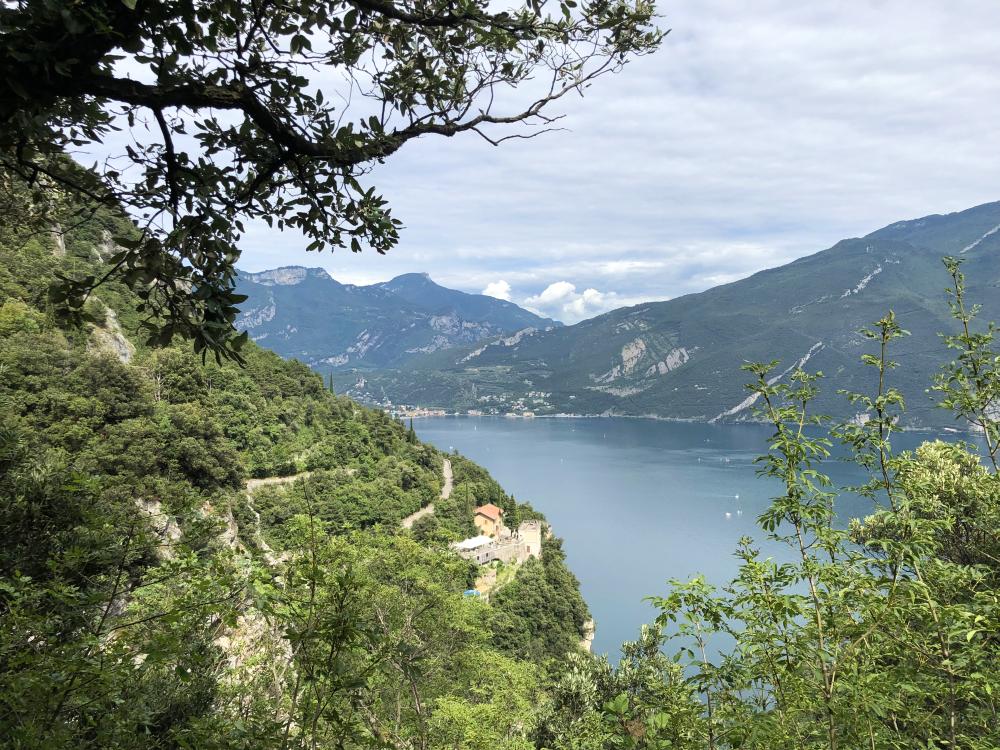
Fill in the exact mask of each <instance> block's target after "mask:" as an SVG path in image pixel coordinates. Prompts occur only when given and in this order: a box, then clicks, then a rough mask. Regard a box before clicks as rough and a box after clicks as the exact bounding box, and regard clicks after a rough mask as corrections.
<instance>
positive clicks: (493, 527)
mask: <svg viewBox="0 0 1000 750" xmlns="http://www.w3.org/2000/svg"><path fill="white" fill-rule="evenodd" d="M472 520H473V523H475V524H476V528H477V529H479V533H480V534H485V535H486V536H491V537H494V538H499V537H500V536H502V535H503V532H504V531H506V528H505V527H504V525H503V508H500V507H498V506H496V505H494V504H493V503H487V504H486V505H480V506H479V507H478V508H476V513H475V515H474V516H473V519H472Z"/></svg>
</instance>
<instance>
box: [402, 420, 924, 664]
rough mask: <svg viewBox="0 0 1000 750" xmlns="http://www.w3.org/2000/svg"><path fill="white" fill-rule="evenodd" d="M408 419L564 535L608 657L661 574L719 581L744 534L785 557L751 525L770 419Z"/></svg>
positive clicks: (839, 466) (762, 492) (850, 510)
mask: <svg viewBox="0 0 1000 750" xmlns="http://www.w3.org/2000/svg"><path fill="white" fill-rule="evenodd" d="M414 427H415V429H416V431H417V434H418V435H419V436H420V438H421V439H422V440H426V441H429V442H430V443H432V444H434V445H435V446H437V447H438V448H440V449H441V450H444V451H451V450H452V449H453V448H454V449H457V450H458V451H459V452H460V453H462V454H463V455H466V456H468V457H469V458H471V459H473V460H475V461H476V462H477V463H479V464H481V465H482V466H484V467H486V468H487V469H488V470H489V471H490V473H491V474H492V475H493V476H494V477H495V478H496V479H497V481H499V482H500V484H502V485H503V487H504V488H505V489H506V490H507V491H508V492H510V493H511V494H513V495H514V496H515V497H516V498H517V499H518V500H520V501H529V502H531V504H532V505H534V506H535V508H537V509H538V510H540V511H542V512H543V513H544V514H545V515H546V517H547V518H548V519H549V521H550V522H551V523H552V525H553V528H554V531H555V533H556V535H558V536H561V537H563V539H564V540H565V550H566V554H567V561H568V563H569V565H570V567H571V569H572V570H573V572H574V573H575V574H576V575H577V577H578V578H579V579H580V585H581V590H582V591H583V595H584V597H585V598H586V600H587V603H588V604H589V605H590V609H591V612H592V613H593V615H594V619H595V621H596V623H597V635H596V639H595V641H594V651H595V652H596V653H607V654H608V655H609V656H610V657H611V658H612V659H613V660H617V658H618V655H619V647H620V645H621V643H622V642H623V641H626V640H634V639H635V637H636V636H637V635H638V632H639V627H640V625H641V624H642V623H644V622H649V621H651V620H652V619H653V618H654V617H655V614H656V613H655V610H654V609H653V608H652V607H651V606H650V605H649V604H647V603H645V602H644V601H643V598H644V597H647V596H650V595H658V594H663V593H666V591H667V586H666V581H667V580H668V579H670V578H681V579H683V578H688V577H691V576H693V575H695V574H698V573H701V574H704V575H705V577H706V578H707V579H708V580H709V581H710V582H712V583H715V584H724V583H726V582H727V581H728V580H729V579H730V578H731V577H732V576H733V574H734V573H735V572H736V569H737V563H736V560H735V558H734V557H733V552H734V550H735V548H736V542H737V540H738V539H739V538H740V537H741V536H744V535H747V536H751V537H753V538H754V539H755V540H757V541H758V542H759V543H760V544H759V546H760V548H761V549H762V550H764V551H765V553H766V554H769V555H773V556H775V557H777V558H785V557H787V552H786V550H785V548H783V547H780V546H777V545H775V544H773V543H771V542H769V541H768V540H766V539H765V535H764V533H763V532H762V531H761V530H760V528H759V527H758V526H757V525H756V518H757V516H758V515H759V514H760V513H761V512H762V511H763V510H764V509H765V508H766V507H767V506H768V504H769V503H770V498H771V496H772V495H774V494H777V493H778V492H780V488H779V487H778V486H777V484H776V483H775V482H774V481H773V480H767V479H762V478H758V477H757V476H756V470H757V466H756V465H754V463H753V459H754V458H755V457H756V456H757V455H759V454H761V453H762V452H764V451H765V450H766V440H767V437H768V436H769V435H770V430H768V429H767V428H766V427H763V426H759V425H707V424H690V423H672V422H658V421H653V420H641V419H613V418H610V419H602V418H593V419H508V418H503V417H441V418H430V419H418V420H414ZM927 438H928V436H927V435H917V434H904V435H900V436H898V437H897V440H896V441H895V445H896V447H897V449H904V448H912V447H914V446H915V445H917V444H918V443H919V442H921V441H922V440H924V439H927ZM825 472H826V473H827V474H829V475H830V476H831V477H832V478H833V479H834V481H835V482H836V483H838V484H841V485H850V484H859V483H860V482H862V481H863V479H864V477H863V475H862V473H861V471H860V469H858V468H857V467H854V466H852V465H850V464H847V463H844V462H842V461H838V460H835V459H831V460H830V461H829V462H828V463H827V465H826V467H825ZM871 509H872V504H871V501H869V500H867V499H864V498H860V497H857V496H852V495H845V496H842V497H841V498H839V499H838V505H837V512H838V515H840V516H841V517H843V518H844V519H846V518H848V517H854V516H863V515H865V514H867V513H869V512H870V511H871Z"/></svg>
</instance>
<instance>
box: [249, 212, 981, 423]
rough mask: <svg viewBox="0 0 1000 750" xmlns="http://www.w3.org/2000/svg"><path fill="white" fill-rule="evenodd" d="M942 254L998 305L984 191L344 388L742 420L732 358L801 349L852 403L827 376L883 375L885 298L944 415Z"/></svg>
mask: <svg viewBox="0 0 1000 750" xmlns="http://www.w3.org/2000/svg"><path fill="white" fill-rule="evenodd" d="M944 255H956V256H962V257H964V258H965V259H966V264H965V273H966V275H967V281H968V294H969V298H970V300H972V301H975V302H978V303H980V304H982V305H983V311H982V317H983V318H984V319H986V320H1000V203H990V204H986V205H982V206H978V207H976V208H972V209H969V210H967V211H962V212H960V213H954V214H949V215H946V216H940V215H936V216H927V217H925V218H922V219H917V220H913V221H902V222H899V223H896V224H892V225H890V226H888V227H885V228H884V229H880V230H878V231H877V232H873V233H872V234H869V235H867V236H866V237H862V238H860V239H848V240H843V241H841V242H838V243H837V244H836V245H834V246H833V247H831V248H829V249H828V250H824V251H822V252H819V253H816V254H815V255H811V256H809V257H805V258H801V259H799V260H796V261H794V262H793V263H789V264H787V265H784V266H781V267H779V268H774V269H770V270H766V271H762V272H760V273H757V274H754V275H753V276H750V277H749V278H746V279H743V280H741V281H737V282H734V283H732V284H726V285H724V286H719V287H716V288H714V289H709V290H708V291H705V292H702V293H699V294H691V295H687V296H684V297H679V298H677V299H673V300H670V301H667V302H656V303H648V304H643V305H637V306H635V307H628V308H623V309H619V310H615V311H613V312H610V313H607V314H604V315H601V316H599V317H596V318H592V319H590V320H585V321H583V322H581V323H578V324H576V325H573V326H568V327H560V328H554V329H550V330H547V331H546V330H540V329H542V328H544V326H538V325H535V326H534V329H535V330H529V331H522V332H520V333H517V334H515V335H504V336H501V337H497V338H496V339H495V340H493V341H490V342H487V343H479V344H476V345H474V346H466V347H464V348H462V349H444V350H441V347H434V348H435V351H433V352H428V353H426V354H422V355H421V356H418V357H415V358H413V359H412V360H411V361H409V362H408V363H407V366H406V368H405V369H389V370H383V371H380V372H377V373H365V374H363V375H359V376H358V377H357V378H356V382H355V383H354V384H353V385H352V386H351V389H350V391H349V395H352V396H355V397H357V398H360V399H363V400H368V401H373V402H381V403H386V402H390V401H391V402H393V403H396V404H400V403H402V404H417V405H423V406H439V407H445V408H448V409H456V410H479V411H483V412H486V413H511V412H513V413H518V412H525V411H530V412H534V413H536V414H554V413H572V414H607V415H646V416H657V417H663V418H671V419H689V420H719V421H738V420H744V419H748V418H750V416H751V414H752V409H751V406H752V404H751V403H750V400H749V399H748V398H747V393H746V391H745V389H744V383H745V382H746V380H747V374H746V373H744V372H741V371H740V366H741V365H742V364H743V363H745V362H747V361H770V360H772V359H779V360H781V363H782V364H781V365H780V367H779V368H778V372H779V373H781V372H787V371H786V368H789V369H790V368H793V367H794V366H795V365H797V364H801V365H804V366H806V367H807V368H808V369H810V370H821V371H823V372H824V373H825V374H826V376H827V378H828V383H827V385H826V390H825V392H824V395H823V397H822V398H821V399H820V401H819V403H818V406H819V407H821V408H822V409H824V410H825V411H827V412H830V413H833V414H837V415H848V416H849V414H850V408H849V406H848V405H847V404H846V402H845V401H844V399H843V397H841V396H838V395H837V394H836V393H835V391H836V389H838V388H846V389H850V390H857V391H864V392H868V393H870V392H871V391H872V389H873V388H874V387H875V385H876V381H875V376H874V375H873V372H872V371H871V369H870V368H866V367H863V366H862V365H861V364H860V357H861V355H862V354H863V353H864V352H866V351H870V347H869V346H868V344H867V343H866V341H865V339H864V338H863V337H862V336H861V335H859V333H858V329H860V328H861V327H862V326H865V325H868V324H870V323H871V322H873V321H875V320H877V319H878V318H879V317H881V316H882V315H883V314H885V312H886V311H887V310H889V309H890V308H892V309H894V310H895V311H896V313H897V315H898V317H899V319H900V321H901V323H902V325H903V327H904V328H906V329H908V330H909V331H910V332H911V334H912V335H911V336H909V337H907V338H905V339H903V340H902V341H900V342H899V343H898V344H897V345H896V346H895V348H894V351H893V358H894V359H896V360H897V361H899V362H901V366H900V367H899V368H898V369H896V370H895V371H894V372H893V374H892V381H893V383H894V384H895V385H896V386H897V387H899V388H900V389H901V390H902V391H903V393H904V394H905V396H906V398H907V402H908V407H909V417H908V419H909V423H910V424H911V425H917V426H919V425H937V426H939V425H941V424H944V423H947V422H948V421H949V420H950V417H949V415H948V414H946V413H945V412H943V411H941V410H939V409H936V408H935V407H934V404H933V401H932V398H931V395H929V394H928V392H927V389H928V388H929V386H930V384H931V380H932V377H933V375H934V373H936V372H937V371H938V370H939V368H940V366H941V365H942V364H943V363H944V362H946V361H947V360H948V359H949V358H950V357H949V353H948V351H947V350H946V349H945V347H944V345H943V343H942V342H941V340H940V337H939V333H941V332H943V331H951V330H953V329H954V323H953V321H952V320H951V318H950V317H949V312H948V305H947V297H946V295H945V291H944V290H945V287H946V286H947V285H948V282H949V279H948V277H947V274H946V273H945V270H944V268H943V266H942V264H941V260H940V259H941V257H942V256H944ZM391 283H393V282H390V284H391ZM411 299H412V298H411ZM299 327H300V328H304V327H305V325H304V324H300V326H299ZM262 343H264V344H265V345H270V343H271V342H270V341H267V340H265V341H263V342H262Z"/></svg>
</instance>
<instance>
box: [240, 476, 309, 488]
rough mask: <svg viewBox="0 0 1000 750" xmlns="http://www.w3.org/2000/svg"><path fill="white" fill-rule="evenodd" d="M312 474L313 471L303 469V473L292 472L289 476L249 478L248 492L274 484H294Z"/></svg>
mask: <svg viewBox="0 0 1000 750" xmlns="http://www.w3.org/2000/svg"><path fill="white" fill-rule="evenodd" d="M311 474H312V472H311V471H303V472H302V473H301V474H291V475H289V476H287V477H262V478H260V479H248V480H247V492H253V491H254V490H256V489H257V488H258V487H267V486H269V485H272V484H292V482H294V481H295V480H297V479H305V478H306V477H308V476H310V475H311Z"/></svg>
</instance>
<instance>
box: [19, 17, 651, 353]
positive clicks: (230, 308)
mask: <svg viewBox="0 0 1000 750" xmlns="http://www.w3.org/2000/svg"><path fill="white" fill-rule="evenodd" d="M495 8H496V6H495V5H494V4H491V3H488V2H486V0H459V1H458V2H455V1H454V0H398V1H394V0H325V1H322V0H321V1H320V2H305V1H304V0H281V1H280V2H277V1H275V0H249V1H247V2H236V1H233V0H223V1H222V2H214V1H213V2H198V1H196V0H96V1H94V2H86V3H75V4H74V3H65V2H60V1H59V0H22V1H21V2H15V3H6V4H4V7H3V8H2V9H0V160H2V161H0V167H2V168H3V170H5V171H6V172H7V174H6V175H5V176H4V180H3V183H4V184H3V188H4V192H5V193H8V194H18V193H19V194H20V197H21V198H24V197H25V196H27V197H28V198H29V199H31V200H33V201H34V203H35V204H37V205H43V206H44V205H45V204H46V203H51V201H52V197H51V196H52V192H53V188H58V189H59V190H60V191H62V192H64V193H68V194H69V195H71V196H72V197H73V198H74V199H80V198H84V199H86V200H87V201H88V202H89V203H90V204H91V205H94V204H97V205H104V206H109V207H114V208H117V207H119V206H121V207H124V209H125V211H126V212H127V214H128V215H129V216H130V217H131V218H133V219H134V220H135V221H136V223H137V225H138V227H139V230H140V231H139V233H138V234H137V235H133V236H130V237H121V238H117V239H118V244H119V246H120V247H119V250H120V251H119V252H117V253H115V254H114V255H113V257H112V263H111V270H110V271H109V274H110V275H116V274H121V275H123V276H124V278H125V279H126V281H127V282H129V283H130V284H131V285H132V286H133V287H134V288H137V289H139V290H141V292H142V293H143V295H144V296H145V297H146V300H147V312H148V313H149V315H150V318H149V324H150V325H149V327H150V329H151V330H152V332H153V333H154V335H155V336H157V337H159V338H160V339H161V340H169V339H170V338H171V337H172V336H173V335H174V334H181V335H184V336H188V337H192V338H194V340H195V347H196V349H198V350H200V351H205V350H208V351H213V352H215V353H216V354H217V355H218V354H220V353H221V354H223V355H233V354H234V353H235V352H234V349H238V348H239V345H240V341H239V340H238V339H237V338H236V337H235V332H234V330H233V327H232V322H233V320H234V317H235V314H236V307H235V305H236V304H237V303H238V302H239V301H241V300H240V298H239V297H238V296H237V295H235V294H234V293H233V291H232V289H233V284H234V277H235V263H236V261H237V259H238V257H239V241H240V238H241V235H242V234H243V233H244V231H245V222H246V221H247V220H253V219H261V220H264V221H266V222H267V223H268V224H270V225H272V226H276V227H278V228H279V229H281V228H286V227H288V228H293V229H297V230H299V231H301V232H302V233H303V234H304V235H305V236H306V238H307V240H308V242H309V244H308V248H309V249H311V250H320V249H323V248H336V247H342V248H350V249H351V250H352V251H355V252H358V251H361V250H362V249H363V248H366V247H367V248H370V249H372V250H375V251H377V252H379V253H384V252H386V251H387V250H388V249H389V248H391V247H392V246H393V245H394V244H395V243H396V242H397V240H398V237H399V227H400V222H399V220H397V219H396V218H394V217H393V216H392V215H391V213H390V209H389V207H388V206H387V204H386V201H385V200H384V199H383V198H382V197H381V196H380V195H379V193H378V192H377V191H376V189H375V188H374V187H373V186H370V185H368V186H366V185H365V184H363V183H362V180H363V179H364V175H365V174H366V173H367V172H368V171H369V170H370V169H371V168H372V166H373V165H375V164H377V163H379V162H382V161H383V160H385V159H386V158H387V157H389V156H390V155H392V154H393V153H395V152H396V151H398V150H399V149H400V148H401V147H402V146H403V145H404V144H406V143H407V142H409V141H411V140H413V139H416V138H418V137H421V136H427V135H440V136H454V135H457V134H460V133H467V132H468V133H474V134H478V135H480V136H482V137H483V138H485V139H486V140H488V141H489V142H490V143H493V144H498V143H500V142H501V141H503V140H506V139H509V138H525V137H532V136H534V135H537V134H538V133H540V132H544V131H545V130H548V129H551V124H552V123H553V122H554V121H555V120H557V119H558V115H557V114H553V113H551V112H550V105H552V104H553V103H555V102H557V101H558V100H559V99H561V98H563V97H564V96H566V95H567V94H569V93H575V92H582V91H583V90H584V89H585V88H586V87H588V86H589V85H590V84H591V83H592V82H593V81H594V80H595V79H596V78H598V77H600V76H603V75H605V74H607V73H611V72H614V71H617V70H619V69H620V68H621V67H622V66H623V65H625V64H626V63H627V62H628V61H629V60H630V59H632V58H634V57H635V56H637V55H643V54H646V53H649V52H651V51H653V50H654V49H655V48H656V47H657V46H658V44H659V42H660V40H661V38H662V33H661V32H660V31H659V30H658V29H657V28H656V27H655V25H654V20H655V14H654V7H653V4H652V2H650V0H586V1H585V2H582V3H580V4H579V5H578V4H577V2H575V1H574V0H560V1H559V2H558V3H548V4H547V3H546V2H545V1H544V0H526V1H525V2H523V3H522V4H520V5H516V6H515V7H512V8H511V9H509V10H503V11H500V10H496V9H495ZM515 89H517V91H516V92H515V91H514V90H515ZM66 154H69V155H71V156H77V157H79V158H81V159H83V158H88V159H93V157H94V155H95V154H96V155H99V156H100V157H101V158H100V159H99V161H98V163H95V165H94V168H93V169H91V170H88V171H84V170H80V169H79V168H78V167H77V165H76V164H75V163H74V162H73V161H72V160H71V159H68V158H66ZM25 186H27V187H25ZM7 197H8V198H9V197H10V195H8V196H7ZM36 214H37V216H38V218H39V220H40V221H46V220H50V218H51V217H50V216H49V215H48V213H47V212H45V211H39V212H36ZM102 280H103V277H100V278H91V277H85V278H75V279H71V280H69V281H68V282H67V283H66V285H65V290H64V291H65V294H64V299H65V301H66V302H67V303H68V304H69V306H70V308H74V307H75V308H79V307H81V306H82V304H83V301H84V300H85V299H86V297H87V295H88V294H89V293H90V292H91V291H92V290H93V289H94V288H95V286H97V285H99V284H100V283H101V281H102ZM237 356H238V355H237Z"/></svg>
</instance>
